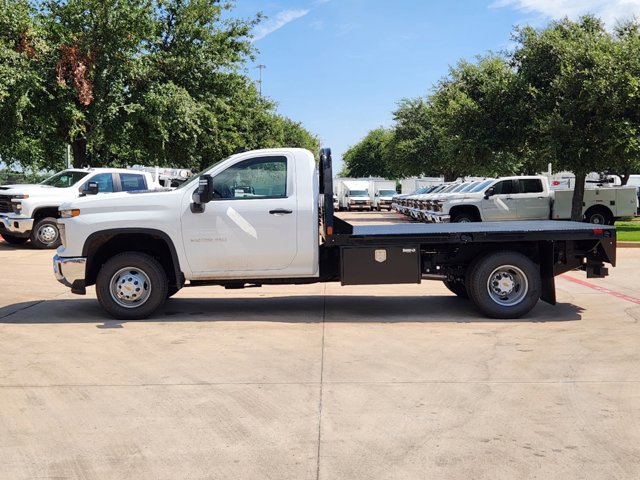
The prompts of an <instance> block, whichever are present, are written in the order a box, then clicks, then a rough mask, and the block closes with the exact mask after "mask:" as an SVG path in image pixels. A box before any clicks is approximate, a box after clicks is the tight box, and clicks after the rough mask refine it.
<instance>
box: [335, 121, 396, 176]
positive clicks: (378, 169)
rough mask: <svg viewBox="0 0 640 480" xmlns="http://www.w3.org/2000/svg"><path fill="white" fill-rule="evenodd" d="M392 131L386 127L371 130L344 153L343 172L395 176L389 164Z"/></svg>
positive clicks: (353, 174)
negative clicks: (388, 153)
mask: <svg viewBox="0 0 640 480" xmlns="http://www.w3.org/2000/svg"><path fill="white" fill-rule="evenodd" d="M392 135H393V134H392V132H391V131H390V130H387V129H385V128H382V127H380V128H376V129H375V130H371V131H370V132H369V133H368V134H367V135H366V136H365V137H364V138H363V139H362V140H361V141H360V142H358V143H357V144H356V145H354V146H352V147H350V148H349V149H348V150H347V151H346V152H345V153H344V155H343V160H344V168H343V173H344V174H345V176H348V177H383V178H392V177H394V174H393V172H392V171H391V168H390V166H389V164H388V160H387V159H388V155H387V149H388V144H389V142H390V141H391V137H392Z"/></svg>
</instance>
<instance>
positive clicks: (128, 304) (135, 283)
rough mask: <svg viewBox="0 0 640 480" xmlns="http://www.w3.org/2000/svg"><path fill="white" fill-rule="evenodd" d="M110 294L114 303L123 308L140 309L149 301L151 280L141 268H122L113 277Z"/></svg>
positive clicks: (110, 283)
mask: <svg viewBox="0 0 640 480" xmlns="http://www.w3.org/2000/svg"><path fill="white" fill-rule="evenodd" d="M109 293H110V294H111V298H112V299H113V301H114V302H116V303H117V304H118V305H120V306H121V307H124V308H135V307H139V306H141V305H143V304H144V303H145V302H146V301H147V300H149V297H150V295H151V280H150V279H149V276H148V275H147V274H146V273H145V272H143V271H142V270H140V269H139V268H136V267H125V268H121V269H120V270H118V271H117V272H116V273H115V274H114V275H113V276H112V277H111V282H109Z"/></svg>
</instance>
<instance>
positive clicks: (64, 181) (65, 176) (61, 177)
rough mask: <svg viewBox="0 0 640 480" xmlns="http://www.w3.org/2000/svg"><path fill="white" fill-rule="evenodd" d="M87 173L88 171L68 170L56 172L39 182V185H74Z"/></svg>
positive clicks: (57, 186)
mask: <svg viewBox="0 0 640 480" xmlns="http://www.w3.org/2000/svg"><path fill="white" fill-rule="evenodd" d="M88 174H89V172H72V171H69V170H65V171H63V172H60V173H56V174H55V175H54V176H53V177H49V178H47V179H46V180H45V181H44V182H42V183H40V185H48V186H49V187H56V188H67V187H71V186H73V185H75V184H76V183H78V182H79V181H80V180H82V179H83V178H84V177H86V176H87V175H88Z"/></svg>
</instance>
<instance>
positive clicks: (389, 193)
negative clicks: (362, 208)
mask: <svg viewBox="0 0 640 480" xmlns="http://www.w3.org/2000/svg"><path fill="white" fill-rule="evenodd" d="M378 193H379V194H380V196H381V197H392V196H394V195H395V194H396V191H395V190H380V191H379V192H378Z"/></svg>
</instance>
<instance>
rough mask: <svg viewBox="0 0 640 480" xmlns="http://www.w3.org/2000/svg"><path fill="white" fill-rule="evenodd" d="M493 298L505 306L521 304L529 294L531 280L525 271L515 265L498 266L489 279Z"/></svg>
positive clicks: (488, 289)
mask: <svg viewBox="0 0 640 480" xmlns="http://www.w3.org/2000/svg"><path fill="white" fill-rule="evenodd" d="M487 291H488V292H489V296H490V297H491V300H493V301H494V302H495V303H497V304H498V305H501V306H503V307H512V306H514V305H517V304H519V303H520V302H522V300H523V299H524V298H525V297H526V296H527V292H528V291H529V281H528V280H527V276H526V275H525V273H524V272H523V271H522V270H521V269H520V268H518V267H516V266H514V265H502V266H500V267H498V268H496V269H495V270H494V271H493V272H491V275H489V279H488V280H487Z"/></svg>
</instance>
